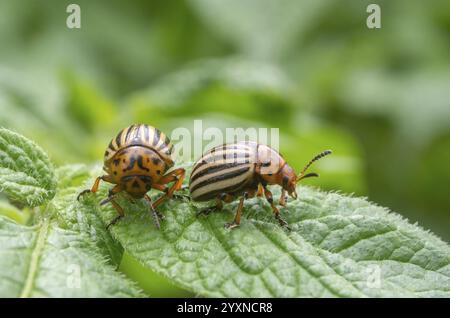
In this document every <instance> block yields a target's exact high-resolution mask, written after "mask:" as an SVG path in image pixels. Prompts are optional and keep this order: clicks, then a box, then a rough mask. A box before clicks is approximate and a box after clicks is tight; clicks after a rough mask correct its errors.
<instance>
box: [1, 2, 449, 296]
mask: <svg viewBox="0 0 450 318" xmlns="http://www.w3.org/2000/svg"><path fill="white" fill-rule="evenodd" d="M77 3H78V4H79V5H80V6H81V8H82V25H83V27H82V29H81V30H71V29H68V28H66V27H65V25H64V21H65V18H66V16H67V14H66V10H65V9H66V6H67V3H65V2H61V1H57V0H48V1H45V2H39V3H38V2H36V1H32V0H28V1H27V0H24V1H0V21H1V26H2V27H1V28H0V40H1V42H2V43H7V44H8V45H3V46H2V50H0V127H5V128H8V129H11V130H12V131H15V132H17V133H20V134H22V135H24V136H28V137H30V138H32V139H33V140H34V141H35V142H36V143H38V144H39V145H40V146H41V147H42V148H43V149H45V150H46V152H47V153H48V154H49V157H50V158H51V159H52V162H53V163H54V164H55V165H57V166H59V168H58V169H56V172H55V174H56V175H57V178H55V179H57V186H56V184H55V185H52V186H50V183H52V182H49V183H48V186H49V187H48V188H47V189H46V188H42V186H43V185H42V184H41V183H42V182H43V181H45V178H44V179H42V178H40V177H39V178H37V179H34V176H32V174H33V173H31V171H32V170H33V171H36V170H34V168H36V167H35V166H34V163H33V164H32V165H31V166H29V167H26V169H25V170H22V168H24V166H22V163H23V160H27V158H28V155H29V154H28V152H26V155H25V156H23V158H22V156H20V157H19V158H18V160H17V162H20V163H21V164H20V167H19V171H20V173H18V172H16V171H15V170H13V169H12V168H11V167H10V165H12V163H11V160H13V161H14V164H16V163H15V161H16V159H17V156H16V155H17V153H15V152H14V150H13V151H12V152H11V149H14V147H13V146H8V147H7V149H6V153H7V156H6V157H0V163H1V164H0V170H1V169H3V170H1V173H0V190H1V191H2V193H0V215H3V216H6V217H8V218H10V219H13V220H15V221H16V222H18V223H19V224H23V225H25V224H27V225H32V226H36V225H37V224H40V222H41V217H40V215H45V216H47V217H49V218H50V221H51V226H52V227H57V228H58V229H60V230H63V231H69V232H71V233H72V232H73V233H76V235H77V236H80V239H81V240H83V241H84V240H88V241H90V242H91V244H92V245H93V246H94V247H95V250H96V254H97V253H98V255H100V257H101V258H104V259H105V260H106V262H107V263H109V264H111V265H112V266H114V267H116V266H117V265H118V264H120V265H119V267H118V269H119V271H121V272H123V273H125V274H126V275H127V276H129V277H130V278H132V279H133V280H135V281H137V282H138V283H139V286H141V287H142V288H143V289H144V290H145V291H146V292H147V293H148V294H149V295H152V296H158V295H164V296H165V295H170V294H171V293H172V295H181V294H180V293H181V292H180V291H179V289H175V288H173V284H171V283H170V282H171V281H172V280H171V278H170V275H166V274H164V273H163V275H164V276H165V277H161V276H157V275H158V274H156V273H155V271H153V270H151V268H153V266H148V265H147V264H146V263H145V262H143V263H145V264H144V265H142V264H140V265H139V264H137V262H138V261H137V260H136V259H137V257H136V255H134V254H132V253H127V250H125V251H124V248H123V246H122V244H121V242H122V240H121V239H120V240H119V241H118V240H116V239H114V238H113V237H112V236H111V234H110V233H109V232H108V231H106V230H105V228H104V222H105V218H106V217H108V218H109V217H112V215H113V212H112V211H109V208H107V211H108V212H107V213H111V214H107V216H105V215H104V213H105V212H104V211H103V210H100V209H99V208H98V204H97V201H96V200H94V198H93V197H86V198H85V200H84V201H83V204H79V203H77V202H75V196H76V194H77V191H79V190H81V188H84V187H90V186H91V182H92V179H93V178H94V177H95V176H96V174H97V173H98V170H99V169H97V168H95V169H91V167H88V166H84V165H66V164H68V163H92V162H99V160H101V158H102V155H103V153H104V151H105V146H106V145H107V144H108V142H109V140H110V139H111V137H112V136H114V134H115V133H117V132H118V130H120V129H121V128H123V127H125V126H127V125H129V124H131V123H134V122H145V123H148V124H151V125H154V126H156V127H158V128H160V129H162V130H163V131H164V132H165V133H167V134H169V135H170V132H171V130H172V129H174V128H178V127H184V128H188V129H189V130H190V131H191V133H192V140H197V141H199V140H201V139H202V136H198V135H195V136H194V133H193V131H192V129H191V126H192V123H193V120H195V119H201V120H203V124H204V127H205V128H206V127H217V128H219V129H220V130H221V131H222V132H224V130H225V129H226V128H228V127H242V128H248V127H257V128H259V127H263V128H271V127H275V128H279V129H280V151H281V152H282V153H283V155H284V157H285V158H286V159H287V161H288V162H289V163H290V164H291V165H292V166H293V167H294V168H295V169H297V170H298V169H301V167H302V166H303V165H304V164H305V163H306V162H307V161H308V160H309V159H310V157H311V156H312V155H314V154H315V153H316V152H318V151H321V150H323V149H327V148H330V149H333V151H334V155H333V156H332V157H330V158H327V160H324V161H319V162H318V163H317V165H315V167H314V170H315V171H316V169H317V172H319V173H320V174H321V178H320V179H319V180H305V185H320V187H321V188H323V189H324V190H330V191H336V190H339V191H343V192H346V193H355V194H357V195H364V196H368V197H369V198H370V199H371V200H373V201H375V202H378V203H380V204H382V205H384V206H389V207H391V208H392V209H393V210H395V211H398V212H399V213H401V215H403V216H405V217H407V218H409V219H410V220H412V221H413V222H416V221H418V222H419V223H420V224H421V225H422V226H423V227H425V228H430V229H432V230H433V231H434V232H435V233H437V234H439V235H440V236H442V237H443V239H444V240H447V241H448V240H449V239H450V231H448V228H449V226H450V213H449V211H448V207H449V206H450V196H449V195H448V189H447V188H448V187H446V186H445V185H447V184H449V183H450V165H448V160H449V159H448V158H449V151H448V149H450V148H449V146H448V145H449V136H450V130H449V127H450V125H449V118H450V116H449V109H450V108H449V107H448V99H449V93H448V92H449V90H448V89H447V87H449V84H450V78H449V76H448V74H449V70H450V64H449V59H448V56H450V45H449V43H450V42H449V41H448V33H449V32H448V31H449V25H450V2H449V1H448V0H435V1H433V5H432V6H429V5H426V4H424V2H423V1H419V0H412V1H411V0H398V1H384V0H380V2H379V3H378V4H379V5H380V6H381V8H382V29H379V30H369V29H367V28H366V26H365V17H366V14H367V13H366V7H367V5H368V4H369V3H371V2H370V1H368V0H364V1H346V2H345V5H342V1H337V0H320V1H297V0H257V1H256V0H247V1H239V0H230V1H221V0H207V1H206V0H189V1H183V2H181V3H180V2H171V1H159V2H155V1H151V2H149V1H145V0H136V1H133V3H132V4H131V3H128V2H124V1H119V0H112V1H109V2H108V5H107V6H106V5H105V4H104V3H103V4H102V2H93V1H88V0H79V1H78V2H77ZM85 13H88V14H85ZM43 17H45V18H43ZM117 21H121V23H117ZM105 26H108V27H107V28H105ZM62 44H63V45H62ZM1 138H3V137H1V136H0V141H1ZM205 144H206V141H205V142H204V143H203V145H205ZM3 153H4V150H3V148H1V145H0V154H3ZM1 156H3V155H1ZM3 158H6V159H5V160H6V164H7V165H8V166H7V167H6V166H4V162H3ZM196 159H197V158H190V159H189V160H196ZM46 165H47V164H45V166H46ZM4 169H7V170H4ZM50 171H53V169H52V168H50ZM35 173H36V174H37V175H38V174H39V173H38V172H35ZM18 175H20V176H21V177H19V178H18V177H17V176H18ZM22 177H23V178H25V179H26V180H27V183H28V181H30V182H31V179H30V178H32V179H33V181H32V183H35V184H36V185H37V188H34V187H33V188H30V187H29V185H28V187H27V188H26V189H24V188H22V187H21V185H20V184H17V181H20V180H23V178H22ZM51 179H53V178H51ZM49 180H50V179H49ZM3 181H7V182H6V183H5V184H6V187H5V185H4V182H3ZM53 182H54V181H53ZM50 188H52V189H53V194H52V190H51V189H50ZM103 189H104V188H103ZM16 190H17V191H16ZM26 191H29V192H30V191H31V192H33V193H35V194H36V195H31V196H28V195H25V192H26ZM102 191H104V190H102ZM303 191H306V192H308V191H309V190H308V189H306V190H305V189H303ZM37 192H42V193H41V194H40V195H37V194H38V193H37ZM55 193H56V194H55ZM308 193H309V192H308ZM104 194H105V193H104V192H102V194H100V196H101V195H104ZM53 195H55V196H54V198H53V199H52V200H50V198H51V197H52V196H53ZM37 198H40V199H37ZM28 200H30V202H28ZM49 200H50V201H49ZM352 200H353V199H352ZM31 201H32V202H31ZM300 202H303V201H302V199H300ZM28 204H31V205H33V207H30V206H27V205H28ZM125 204H126V203H125ZM174 204H176V203H174ZM249 204H252V202H250V203H249ZM169 207H174V209H177V208H176V205H175V206H174V205H170V204H169V205H168V208H169ZM232 208H234V206H232V207H229V208H227V209H228V210H229V211H231V210H232ZM130 209H131V211H132V212H131V213H132V214H136V215H134V217H137V215H142V217H144V216H145V217H147V216H146V214H145V213H142V212H141V210H142V211H143V209H144V207H142V206H141V207H139V206H132V207H130ZM180 209H181V207H180ZM228 210H227V211H228ZM247 210H248V208H247ZM189 211H191V207H189ZM356 211H357V210H356ZM261 212H262V211H261ZM177 213H178V212H177ZM180 213H181V212H180ZM183 213H184V212H183ZM189 213H190V212H189ZM189 213H188V214H189ZM247 213H248V212H247ZM355 213H356V212H355ZM261 214H263V213H261ZM264 214H267V217H268V218H269V220H270V217H269V214H270V213H264ZM231 217H232V215H231V212H230V213H228V214H227V216H226V218H227V220H228V219H231ZM129 218H133V216H129V217H127V218H126V219H125V220H124V222H125V224H126V220H127V219H129ZM215 218H217V216H211V220H215ZM224 218H225V216H224ZM364 218H366V217H364ZM201 222H203V221H201ZM195 224H197V223H195ZM250 224H252V223H251V222H250ZM148 225H149V227H151V223H149V224H148ZM121 226H123V225H118V227H117V228H118V229H120V228H121ZM323 227H324V226H323ZM114 231H115V230H114ZM118 231H119V230H118ZM296 233H297V232H296ZM313 233H314V232H313ZM395 233H397V232H395ZM308 234H310V233H309V232H308V231H306V230H305V233H304V235H305V236H308ZM152 235H153V234H152ZM232 235H238V234H234V233H233V234H232ZM302 235H303V234H302ZM391 235H392V234H391ZM386 236H388V237H389V235H388V234H386ZM381 237H383V235H381ZM380 244H381V243H380ZM385 244H387V243H386V242H385V241H383V243H382V245H383V246H384V245H385ZM396 253H398V252H396ZM338 254H339V253H338ZM122 255H124V256H122ZM393 255H395V253H394V254H393ZM141 262H142V260H141ZM444 269H445V268H443V269H441V271H442V270H444ZM304 276H305V275H303V277H304ZM398 277H399V278H398V280H399V281H400V280H401V275H400V273H399V275H398ZM392 279H393V278H392ZM152 281H154V282H155V285H152V283H151V282H152ZM418 283H419V281H417V284H418ZM179 285H180V284H179ZM412 285H414V284H412ZM183 286H184V285H183ZM424 289H426V288H425V287H424ZM191 290H192V289H191ZM287 290H289V288H288V289H287ZM415 294H418V292H416V293H415ZM422 294H423V295H425V294H426V293H422Z"/></svg>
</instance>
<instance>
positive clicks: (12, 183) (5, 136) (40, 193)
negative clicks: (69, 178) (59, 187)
mask: <svg viewBox="0 0 450 318" xmlns="http://www.w3.org/2000/svg"><path fill="white" fill-rule="evenodd" d="M55 189H56V178H55V173H54V171H53V166H52V164H51V163H50V160H49V158H48V156H47V154H46V153H45V152H44V151H43V150H42V149H41V148H40V147H39V146H37V145H36V144H35V143H34V142H32V141H30V140H29V139H27V138H25V137H23V136H21V135H19V134H16V133H14V132H12V131H10V130H8V129H4V128H0V190H1V191H2V192H5V193H6V195H7V196H8V197H9V198H10V199H12V200H14V201H19V202H21V203H24V204H27V205H28V206H37V205H41V204H43V203H44V202H45V201H47V200H50V199H52V198H53V197H54V196H55Z"/></svg>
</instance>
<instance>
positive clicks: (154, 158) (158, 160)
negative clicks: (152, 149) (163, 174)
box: [152, 157, 161, 165]
mask: <svg viewBox="0 0 450 318" xmlns="http://www.w3.org/2000/svg"><path fill="white" fill-rule="evenodd" d="M152 162H153V164H154V165H158V164H159V163H160V162H161V159H159V158H156V157H153V158H152Z"/></svg>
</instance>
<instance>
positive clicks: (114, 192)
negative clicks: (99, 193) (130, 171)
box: [100, 185, 125, 229]
mask: <svg viewBox="0 0 450 318" xmlns="http://www.w3.org/2000/svg"><path fill="white" fill-rule="evenodd" d="M120 191H122V187H120V186H119V185H116V186H115V187H114V188H112V189H111V190H109V194H108V197H107V198H106V199H104V200H102V201H101V202H100V205H105V204H107V203H109V202H111V204H112V205H113V207H114V208H115V209H116V211H117V213H118V214H119V215H118V216H116V217H115V218H114V219H113V220H112V221H111V222H109V224H108V225H107V226H106V229H109V227H110V226H111V225H114V224H116V223H117V221H119V220H120V219H121V218H123V217H124V216H125V214H124V212H123V209H122V207H121V206H120V205H119V204H118V203H117V202H116V201H115V200H114V198H115V196H116V195H117V194H118V193H119V192H120Z"/></svg>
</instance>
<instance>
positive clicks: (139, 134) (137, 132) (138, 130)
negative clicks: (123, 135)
mask: <svg viewBox="0 0 450 318" xmlns="http://www.w3.org/2000/svg"><path fill="white" fill-rule="evenodd" d="M141 126H142V125H141V124H139V125H138V126H137V127H136V132H135V134H134V138H133V139H139V137H140V136H141Z"/></svg>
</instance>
